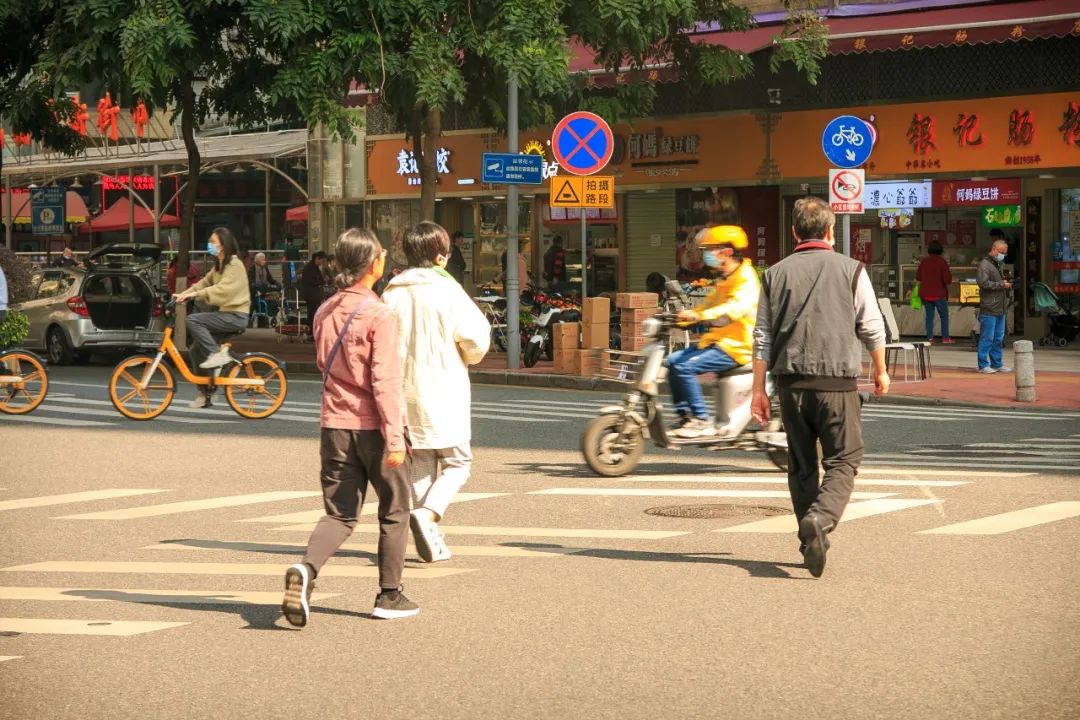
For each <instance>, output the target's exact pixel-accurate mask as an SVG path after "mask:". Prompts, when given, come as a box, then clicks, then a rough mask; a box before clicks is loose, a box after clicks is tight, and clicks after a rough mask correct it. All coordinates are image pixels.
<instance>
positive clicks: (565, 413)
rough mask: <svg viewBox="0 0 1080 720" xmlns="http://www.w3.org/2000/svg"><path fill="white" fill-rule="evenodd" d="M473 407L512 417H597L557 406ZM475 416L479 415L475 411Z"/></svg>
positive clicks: (482, 404)
mask: <svg viewBox="0 0 1080 720" xmlns="http://www.w3.org/2000/svg"><path fill="white" fill-rule="evenodd" d="M472 406H473V408H475V409H478V410H482V411H484V412H499V413H506V414H508V415H510V416H511V417H561V418H593V417H596V413H586V412H574V411H572V410H569V409H567V410H559V409H555V408H544V409H542V410H539V409H535V408H530V407H522V406H517V405H515V406H508V405H506V404H505V403H478V402H475V401H474V402H473V403H472ZM473 417H479V416H478V415H476V414H475V413H473Z"/></svg>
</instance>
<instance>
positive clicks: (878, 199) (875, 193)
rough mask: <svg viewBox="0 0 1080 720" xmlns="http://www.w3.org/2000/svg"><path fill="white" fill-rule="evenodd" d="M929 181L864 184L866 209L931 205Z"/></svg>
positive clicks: (924, 206)
mask: <svg viewBox="0 0 1080 720" xmlns="http://www.w3.org/2000/svg"><path fill="white" fill-rule="evenodd" d="M930 188H931V183H928V182H921V183H912V182H871V183H867V184H866V209H867V210H874V209H878V208H901V207H910V208H927V207H930V206H931V198H932V192H931V189H930Z"/></svg>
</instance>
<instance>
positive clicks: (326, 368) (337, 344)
mask: <svg viewBox="0 0 1080 720" xmlns="http://www.w3.org/2000/svg"><path fill="white" fill-rule="evenodd" d="M370 302H371V300H361V301H360V302H358V303H357V304H356V307H355V308H353V311H352V312H351V313H349V317H348V319H346V320H345V325H344V326H343V327H342V328H341V332H339V333H338V336H337V340H335V341H334V346H333V347H332V348H330V354H329V355H327V356H326V364H325V365H323V386H324V387H325V386H326V380H327V379H328V378H329V377H330V368H331V366H333V364H334V358H336V357H337V354H338V350H340V349H341V343H342V342H343V341H344V340H345V334H346V333H347V332H348V331H349V326H350V325H352V321H353V318H355V317H356V314H357V313H358V312H360V310H361V309H362V308H363V307H364V306H365V305H367V304H368V303H370Z"/></svg>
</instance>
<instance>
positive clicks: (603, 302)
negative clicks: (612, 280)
mask: <svg viewBox="0 0 1080 720" xmlns="http://www.w3.org/2000/svg"><path fill="white" fill-rule="evenodd" d="M610 317H611V300H610V299H608V298H606V297H592V298H585V300H584V301H583V302H582V304H581V349H579V350H578V351H577V358H576V360H575V363H574V372H576V373H577V374H578V375H599V374H600V368H601V364H602V356H603V354H604V351H606V350H607V349H608V346H609V339H610V336H611V323H610Z"/></svg>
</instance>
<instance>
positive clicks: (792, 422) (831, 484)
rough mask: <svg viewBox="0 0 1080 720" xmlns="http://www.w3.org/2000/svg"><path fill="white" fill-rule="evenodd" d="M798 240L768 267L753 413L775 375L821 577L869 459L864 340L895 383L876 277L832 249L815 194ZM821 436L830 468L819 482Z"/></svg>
mask: <svg viewBox="0 0 1080 720" xmlns="http://www.w3.org/2000/svg"><path fill="white" fill-rule="evenodd" d="M792 223H793V224H792V228H791V231H792V234H793V235H794V237H795V243H796V246H795V250H794V252H792V254H791V255H789V256H788V257H786V258H784V259H783V260H781V261H780V262H779V263H777V264H775V265H773V266H772V267H770V268H769V269H768V271H766V273H765V278H764V281H763V282H762V290H761V296H760V299H759V300H758V314H757V325H756V327H755V328H754V394H753V400H752V406H751V407H752V411H753V414H754V419H756V420H757V421H758V422H759V423H761V424H762V426H764V425H765V423H767V422H768V421H769V419H770V416H771V408H770V401H769V397H768V393H767V391H766V387H765V373H766V371H768V372H769V373H771V374H772V375H773V377H774V378H775V380H776V383H777V386H778V392H779V396H780V416H781V418H782V419H783V421H784V431H785V432H786V433H787V441H788V489H789V491H790V492H791V504H792V507H793V509H794V511H795V518H796V519H797V520H798V523H799V541H800V546H799V550H800V552H802V553H803V558H804V560H805V562H806V567H807V569H808V570H809V571H810V574H811V575H813V576H814V577H821V574H822V573H823V572H824V570H825V554H826V552H827V551H828V549H829V539H828V537H827V535H828V534H829V533H831V532H832V531H833V529H834V528H835V527H836V524H837V523H838V522H840V517H841V516H842V515H843V514H844V508H845V507H847V504H848V500H850V499H851V491H852V489H853V487H854V484H855V475H856V474H858V469H859V465H860V463H862V459H863V437H862V421H861V418H860V411H861V407H860V405H861V402H860V399H859V394H858V392H857V391H856V383H857V382H858V378H859V375H860V374H861V371H862V348H861V347H859V343H860V341H861V342H862V345H863V346H864V347H865V348H866V349H867V350H868V351H869V352H870V358H871V361H872V362H873V373H874V387H875V392H876V393H877V394H878V395H884V394H885V393H887V392H888V391H889V374H888V372H887V371H886V369H885V322H884V320H883V319H882V317H881V310H880V308H878V304H877V298H876V296H875V294H874V288H873V285H871V284H870V277H869V276H868V275H867V273H866V268H865V266H864V265H863V264H862V263H860V262H859V261H857V260H853V259H852V258H849V257H846V256H844V255H841V254H839V253H837V252H834V250H833V245H834V243H835V241H836V240H835V236H834V223H835V217H834V216H833V212H832V210H830V209H829V205H828V203H826V202H825V201H824V200H822V199H820V198H816V197H806V198H802V199H800V200H797V201H796V202H795V209H794V212H793V213H792ZM818 442H820V443H821V452H822V457H821V466H822V467H823V468H824V469H825V477H824V478H823V479H822V480H821V484H820V486H819V484H818V451H817V447H818Z"/></svg>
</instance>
